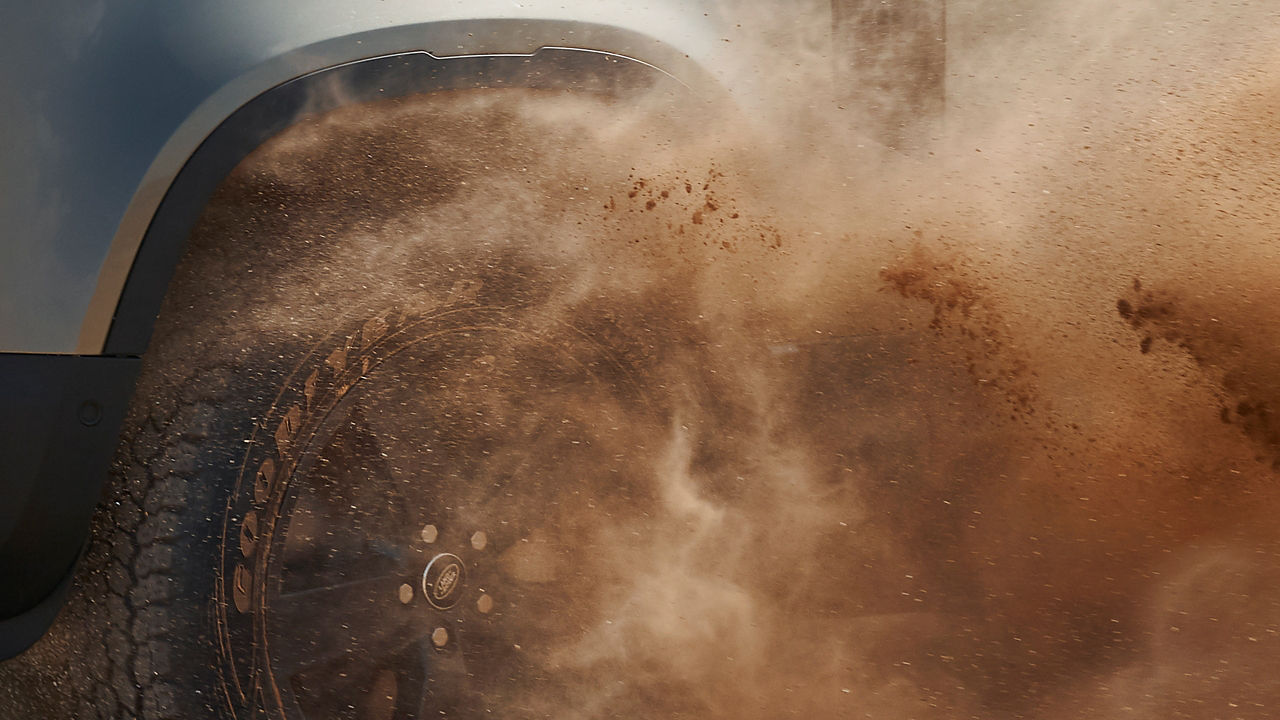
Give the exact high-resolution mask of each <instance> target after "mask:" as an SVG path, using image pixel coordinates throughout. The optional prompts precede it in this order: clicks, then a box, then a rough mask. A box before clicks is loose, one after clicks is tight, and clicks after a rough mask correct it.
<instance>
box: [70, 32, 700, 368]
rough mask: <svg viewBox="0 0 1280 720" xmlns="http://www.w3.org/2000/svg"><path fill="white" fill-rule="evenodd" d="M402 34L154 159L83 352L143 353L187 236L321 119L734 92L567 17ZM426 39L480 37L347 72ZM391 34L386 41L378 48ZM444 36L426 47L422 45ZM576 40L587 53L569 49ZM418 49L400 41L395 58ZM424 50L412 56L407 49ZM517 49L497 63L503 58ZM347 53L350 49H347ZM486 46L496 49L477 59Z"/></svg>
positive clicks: (222, 108) (217, 100)
mask: <svg viewBox="0 0 1280 720" xmlns="http://www.w3.org/2000/svg"><path fill="white" fill-rule="evenodd" d="M476 27H477V24H476V23H475V22H471V21H446V22H438V23H429V24H427V25H424V26H419V27H416V28H414V29H413V31H412V32H410V31H409V29H406V28H392V29H388V30H383V31H373V32H371V33H362V34H361V35H359V36H348V37H344V38H339V39H335V40H330V41H325V42H323V43H320V44H319V45H317V46H312V47H307V48H303V49H301V50H297V51H294V52H291V53H287V54H285V55H282V56H279V57H277V58H275V59H273V60H272V61H270V62H268V63H266V64H264V65H262V66H260V67H258V68H255V69H254V70H253V71H251V72H250V73H249V74H247V75H245V76H242V77H241V78H238V79H237V80H235V81H233V82H232V83H230V84H228V85H226V86H224V87H223V88H222V89H221V90H219V91H218V92H217V93H215V94H214V95H212V96H210V97H209V98H208V99H206V100H205V101H204V102H203V103H201V105H200V106H199V107H198V108H196V110H194V111H193V112H192V113H191V114H190V115H189V116H188V118H187V120H186V121H185V122H184V123H183V124H182V125H181V126H180V127H179V128H178V129H177V130H176V131H175V132H174V134H173V135H172V136H171V137H170V139H169V140H168V142H166V144H165V145H164V147H163V149H162V150H161V151H160V152H159V154H158V155H157V156H156V158H155V159H154V160H153V161H152V164H151V166H150V167H149V169H148V171H147V173H146V175H145V177H144V179H143V181H142V182H141V184H140V185H139V187H138V189H137V190H136V191H135V193H134V196H133V198H132V199H131V201H130V203H129V205H128V208H127V209H126V211H125V213H124V216H123V218H122V220H121V222H120V224H119V226H118V228H117V231H116V233H115V235H114V237H113V240H112V242H111V246H110V249H109V251H108V253H107V258H106V260H105V261H104V263H103V266H102V270H101V272H100V273H99V275H98V278H97V284H96V286H95V289H94V292H93V295H92V298H91V300H90V303H89V307H88V309H87V312H86V314H85V317H84V320H83V323H82V325H81V330H80V334H79V340H78V343H77V352H78V354H81V355H98V354H101V355H111V356H134V357H137V356H141V355H142V354H143V353H144V352H145V350H146V347H147V343H148V341H149V339H150V335H151V328H152V326H153V324H154V321H155V318H156V316H157V315H158V313H159V309H160V304H161V302H162V300H163V298H164V296H165V293H166V291H167V288H168V285H169V282H170V280H171V278H172V277H173V274H174V270H175V269H176V267H177V264H178V261H179V260H180V259H181V257H182V255H183V253H184V250H185V246H186V240H187V236H188V235H189V233H190V231H191V230H192V228H193V227H194V226H195V223H196V221H197V220H198V218H199V216H200V214H201V212H202V210H203V208H204V206H205V204H206V203H207V201H208V199H209V197H210V196H211V195H212V193H213V191H214V189H216V188H217V187H218V185H219V184H220V183H221V182H222V180H223V179H224V178H225V177H226V176H227V175H228V174H229V173H230V172H231V170H232V169H233V168H235V166H236V165H237V164H239V162H240V161H241V160H242V159H244V158H245V157H246V156H247V155H249V154H250V153H251V152H253V151H254V150H255V149H257V148H258V147H259V146H261V145H262V144H263V143H264V142H265V141H266V140H268V139H269V138H271V137H272V136H274V135H276V134H278V133H280V132H282V131H284V130H286V129H287V128H289V127H290V126H292V125H294V124H296V123H297V122H299V121H302V120H303V119H305V118H308V117H314V116H316V115H319V114H322V113H324V112H327V111H329V110H333V109H336V108H338V107H342V106H346V105H352V104H361V103H365V102H372V101H376V100H381V99H388V98H394V97H401V96H405V95H411V94H418V93H429V92H434V91H443V90H456V89H463V88H484V87H523V88H535V89H542V88H547V89H572V90H582V91H588V92H595V93H606V94H615V93H619V92H625V91H631V90H640V89H644V88H652V87H654V86H656V85H665V86H668V87H670V88H680V89H682V90H691V91H692V92H693V94H695V95H701V96H704V97H710V96H716V95H721V94H724V93H726V89H725V87H724V85H723V84H721V83H720V82H719V81H718V80H717V79H716V78H715V77H713V75H712V73H711V72H710V71H709V70H708V69H707V68H705V67H704V65H703V63H700V62H699V61H697V60H695V59H693V57H692V56H691V54H689V53H686V52H683V51H682V50H681V49H680V48H677V47H674V46H673V45H670V44H667V43H665V42H662V41H660V40H657V39H654V38H652V37H649V36H646V35H643V34H641V33H638V32H635V31H633V30H629V29H625V28H620V27H614V26H605V25H591V24H584V23H565V22H560V21H554V20H541V21H531V20H493V21H487V22H486V23H484V24H483V27H486V28H488V29H489V30H490V33H489V35H490V37H487V38H485V39H483V40H482V41H476V40H474V33H472V32H471V30H474V29H475V28H476ZM387 35H390V36H392V37H394V38H402V37H404V36H406V35H414V36H417V37H418V38H419V42H418V46H424V45H425V46H434V47H440V46H444V41H443V40H441V39H440V38H444V37H454V36H457V37H464V36H468V37H471V38H472V39H471V40H469V41H468V42H469V43H470V46H468V45H466V44H462V45H457V46H456V47H457V48H458V49H459V50H460V52H459V54H447V53H443V52H441V53H438V54H436V53H433V52H430V51H427V50H421V49H403V50H395V51H390V52H385V53H377V54H372V55H366V56H364V57H358V58H356V59H349V60H338V61H334V58H335V57H338V58H340V57H342V54H343V53H344V52H350V50H349V49H350V48H351V47H361V46H365V47H381V46H385V45H387V42H386V36H387ZM368 36H374V37H381V38H382V39H381V40H379V41H377V42H374V41H373V39H374V38H371V37H368ZM424 36H426V37H432V38H436V39H435V40H434V41H432V42H427V43H424V42H421V38H422V37H424ZM557 39H569V40H571V41H572V42H573V43H574V44H573V45H567V44H556V40H557ZM397 45H400V46H405V41H404V40H396V41H394V42H392V43H391V46H392V47H395V46H397ZM406 47H413V46H411V45H410V46H406ZM498 47H505V48H517V49H518V50H519V51H518V52H494V51H492V50H490V48H498ZM339 48H342V50H339ZM477 48H484V49H485V51H483V52H471V50H473V49H477Z"/></svg>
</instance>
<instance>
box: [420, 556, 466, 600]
mask: <svg viewBox="0 0 1280 720" xmlns="http://www.w3.org/2000/svg"><path fill="white" fill-rule="evenodd" d="M466 579H467V567H466V566H465V565H463V564H462V558H459V557H458V556H457V555H454V554H453V553H440V554H439V555H436V556H435V557H433V558H431V562H429V563H427V569H426V570H424V571H422V594H423V595H426V596H427V602H429V603H431V607H434V608H435V609H437V610H448V609H449V608H451V607H453V606H454V605H457V604H458V600H460V599H461V598H462V589H463V587H462V586H463V583H464V581H466Z"/></svg>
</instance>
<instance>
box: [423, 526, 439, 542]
mask: <svg viewBox="0 0 1280 720" xmlns="http://www.w3.org/2000/svg"><path fill="white" fill-rule="evenodd" d="M438 537H440V531H439V530H437V529H436V526H435V525H423V526H422V542H424V543H426V544H428V545H430V544H431V543H433V542H435V541H436V538H438Z"/></svg>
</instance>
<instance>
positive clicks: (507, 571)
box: [215, 299, 648, 720]
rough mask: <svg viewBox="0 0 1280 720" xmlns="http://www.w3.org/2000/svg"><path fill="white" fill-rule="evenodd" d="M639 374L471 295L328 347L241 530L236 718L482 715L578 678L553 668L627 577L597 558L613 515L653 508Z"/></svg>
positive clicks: (234, 554) (253, 482) (263, 455)
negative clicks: (604, 595) (564, 678)
mask: <svg viewBox="0 0 1280 720" xmlns="http://www.w3.org/2000/svg"><path fill="white" fill-rule="evenodd" d="M629 371H630V369H629V368H627V367H626V366H624V365H621V364H620V363H619V362H617V361H616V360H615V359H613V358H612V357H611V356H610V354H609V352H608V351H607V350H605V349H603V348H600V347H599V346H596V345H595V344H594V343H593V342H592V341H590V340H588V339H586V338H583V337H582V336H580V335H578V334H577V333H575V332H574V331H573V330H572V329H571V328H568V327H556V326H555V325H551V326H542V327H539V326H538V325H537V324H536V323H529V322H527V321H524V320H523V319H522V318H520V312H519V310H518V309H516V310H515V311H513V310H512V309H510V308H499V307H493V306H485V305H481V304H479V303H476V302H474V301H467V300H465V299H454V300H452V301H449V302H445V303H442V304H441V305H440V306H439V307H438V308H437V309H435V310H433V311H431V312H429V313H426V314H416V313H406V312H402V311H398V310H393V311H391V312H389V313H386V314H383V315H380V316H378V317H374V318H372V319H370V320H368V321H367V322H365V323H364V324H363V325H362V326H361V327H360V329H359V331H358V332H355V333H351V334H345V333H338V334H336V335H334V336H331V337H330V338H328V339H326V340H325V341H324V342H321V343H320V344H318V345H317V346H316V347H315V348H314V349H313V350H312V351H311V352H310V353H308V355H307V357H306V359H305V360H304V361H303V362H302V363H300V364H299V365H298V367H297V369H296V370H295V371H294V372H293V373H291V374H290V375H289V377H288V378H287V379H286V381H285V383H284V389H283V390H282V392H281V393H280V395H279V396H278V397H277V399H276V401H275V402H274V403H272V405H271V407H270V409H269V411H268V412H267V414H266V416H265V417H264V418H263V420H262V421H261V422H260V423H259V424H258V426H257V427H256V428H255V432H254V435H253V437H252V438H251V440H250V442H249V445H248V452H247V453H246V455H245V457H244V459H243V462H242V463H241V465H240V468H239V478H238V480H237V482H236V485H235V487H234V489H233V491H232V494H231V498H230V500H229V503H228V507H227V511H226V515H225V518H224V523H223V527H224V529H223V532H222V533H221V537H222V542H221V545H220V548H219V555H220V562H219V570H218V573H217V590H216V603H215V618H216V627H217V631H218V641H219V647H220V649H221V651H222V654H223V660H224V664H225V666H226V667H228V668H229V669H230V672H229V673H228V676H227V677H226V678H225V680H226V681H227V686H228V692H229V695H230V697H229V701H230V705H231V707H233V708H236V716H237V717H256V716H257V715H256V714H255V713H260V712H265V713H266V715H267V716H268V717H280V718H285V717H288V718H320V717H325V718H329V717H353V718H357V717H358V718H386V719H387V720H390V719H391V718H412V717H433V716H436V715H440V714H443V715H446V716H450V717H481V716H483V715H485V714H486V713H489V712H493V711H495V710H503V709H506V708H510V707H511V706H512V700H513V699H514V698H515V697H519V696H522V695H523V696H527V695H529V694H530V693H532V694H534V695H544V694H546V693H547V692H549V690H548V688H547V687H544V688H539V689H537V690H536V692H535V691H534V689H533V688H530V687H529V686H528V684H529V683H531V682H533V678H537V677H540V676H543V680H542V681H541V682H542V683H543V684H544V685H547V686H553V685H554V684H555V683H556V682H558V681H557V680H555V679H552V678H546V677H545V670H544V669H543V668H545V667H546V666H547V659H548V658H550V657H551V656H553V655H554V653H555V651H556V648H557V646H559V645H560V644H562V643H563V642H565V640H566V638H572V637H573V636H574V635H575V628H577V627H580V626H583V625H589V624H591V622H592V620H591V615H592V613H593V608H596V607H598V606H600V605H601V604H602V603H600V602H599V599H598V598H597V597H596V596H597V594H598V593H599V592H600V591H599V588H601V587H608V586H609V584H610V583H609V575H610V571H609V568H608V564H607V562H606V559H605V558H603V557H599V556H596V555H594V554H592V553H590V552H583V550H584V549H585V548H592V547H596V546H598V545H599V544H600V540H601V539H600V538H597V537H595V536H594V533H595V532H596V528H598V527H600V523H599V518H601V517H605V516H608V517H611V518H615V519H617V521H619V522H620V521H621V520H622V518H624V517H626V516H631V515H634V514H636V513H642V512H643V511H644V509H645V508H644V504H645V501H644V498H643V497H637V493H638V492H639V488H641V487H642V485H641V484H640V483H639V482H637V481H636V480H635V479H634V477H633V476H634V474H635V473H636V472H637V471H638V469H639V468H641V467H642V466H643V464H642V463H640V462H639V461H638V458H637V457H636V453H637V449H638V448H639V447H641V446H642V445H643V443H637V442H636V441H637V440H638V439H639V438H637V437H636V436H635V435H634V429H635V428H636V427H637V426H643V424H644V423H637V422H636V417H635V416H636V415H643V414H645V413H646V412H648V411H647V409H646V406H645V403H644V396H643V394H642V393H641V392H640V391H639V390H638V388H637V387H636V386H635V385H634V384H633V383H632V382H631V381H630V379H629ZM602 413H605V414H610V415H612V416H613V417H614V420H615V422H614V425H613V426H612V428H611V427H609V426H606V425H602V424H601V423H600V422H599V420H600V418H601V416H602ZM624 418H625V420H624ZM621 427H627V428H629V430H628V434H627V435H625V436H624V435H623V434H622V432H621V430H620V428H621ZM525 704H527V698H526V700H525Z"/></svg>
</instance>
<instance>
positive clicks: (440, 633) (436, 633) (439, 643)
mask: <svg viewBox="0 0 1280 720" xmlns="http://www.w3.org/2000/svg"><path fill="white" fill-rule="evenodd" d="M431 644H432V645H435V646H436V647H438V648H442V647H444V646H445V645H448V644H449V631H448V630H445V629H444V628H442V627H438V628H436V629H435V630H432V631H431Z"/></svg>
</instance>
